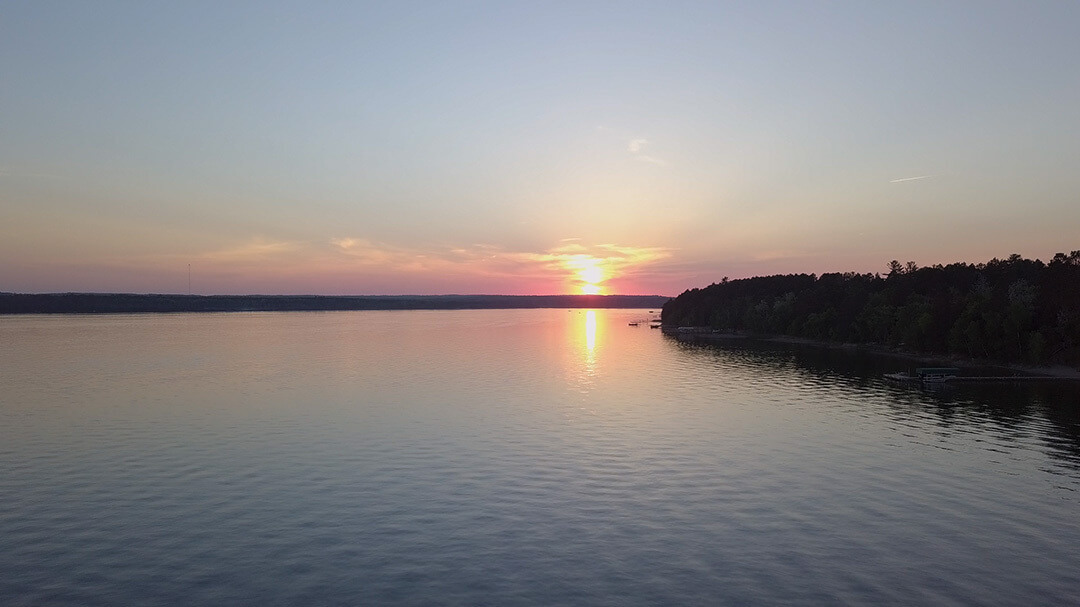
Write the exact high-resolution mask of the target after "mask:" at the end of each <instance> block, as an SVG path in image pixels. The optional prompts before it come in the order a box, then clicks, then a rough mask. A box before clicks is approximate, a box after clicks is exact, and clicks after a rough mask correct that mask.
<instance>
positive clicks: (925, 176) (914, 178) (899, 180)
mask: <svg viewBox="0 0 1080 607" xmlns="http://www.w3.org/2000/svg"><path fill="white" fill-rule="evenodd" d="M931 177H933V175H919V176H918V177H901V178H900V179H893V180H891V181H889V183H901V182H904V181H918V180H920V179H929V178H931Z"/></svg>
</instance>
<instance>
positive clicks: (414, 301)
mask: <svg viewBox="0 0 1080 607" xmlns="http://www.w3.org/2000/svg"><path fill="white" fill-rule="evenodd" d="M669 299H670V298H669V297H664V296H662V295H168V294H162V295H158V294H136V293H37V294H36V293H0V314H141V313H164V312H328V311H346V310H489V309H524V308H655V309H660V308H661V307H663V305H664V303H666V302H667V301H668V300H669Z"/></svg>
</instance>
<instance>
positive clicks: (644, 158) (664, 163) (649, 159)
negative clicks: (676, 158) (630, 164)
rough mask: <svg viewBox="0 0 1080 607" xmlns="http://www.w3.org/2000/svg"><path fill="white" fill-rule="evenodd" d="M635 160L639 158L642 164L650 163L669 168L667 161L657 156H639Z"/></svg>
mask: <svg viewBox="0 0 1080 607" xmlns="http://www.w3.org/2000/svg"><path fill="white" fill-rule="evenodd" d="M635 158H637V159H638V160H640V161H642V162H649V163H652V164H658V165H660V166H667V161H666V160H664V159H662V158H657V157H656V156H648V155H646V154H639V155H638V156H635Z"/></svg>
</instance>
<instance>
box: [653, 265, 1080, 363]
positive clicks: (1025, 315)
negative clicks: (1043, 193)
mask: <svg viewBox="0 0 1080 607" xmlns="http://www.w3.org/2000/svg"><path fill="white" fill-rule="evenodd" d="M661 318H662V320H663V323H664V325H665V326H692V327H710V328H713V329H717V330H720V331H732V332H735V331H738V332H748V333H756V334H774V335H788V336H793V337H803V338H809V339H815V340H825V341H836V342H851V343H860V344H874V345H883V346H890V347H894V348H901V349H905V350H911V351H914V352H920V353H928V354H948V355H960V356H970V357H973V358H982V359H988V360H997V361H1003V362H1023V363H1029V364H1038V365H1041V364H1054V363H1064V364H1071V365H1077V364H1080V251H1073V252H1071V253H1068V254H1065V253H1058V254H1057V255H1055V256H1054V257H1053V259H1051V260H1050V261H1049V262H1048V263H1044V262H1042V261H1040V260H1038V259H1035V260H1030V259H1024V258H1023V257H1021V256H1020V255H1016V254H1014V255H1010V256H1009V257H1008V258H1006V259H996V258H995V259H992V260H990V261H988V262H986V263H979V264H968V263H952V264H949V265H934V266H931V267H924V268H920V267H918V266H917V265H916V264H915V263H914V262H910V261H909V262H907V263H906V264H902V263H900V262H899V261H895V260H894V261H892V262H890V263H889V264H888V272H887V273H886V274H885V275H884V276H882V275H881V274H880V273H878V274H858V273H853V272H845V273H830V274H822V275H821V276H817V275H815V274H785V275H775V276H759V277H755V278H745V279H739V280H728V279H727V278H726V277H725V278H724V279H723V280H721V281H720V282H719V283H714V284H711V285H709V286H707V287H704V288H701V289H691V290H688V291H685V292H684V293H682V294H681V295H679V296H678V297H677V298H675V299H673V300H671V301H669V302H668V303H667V304H665V305H664V308H663V313H662V316H661Z"/></svg>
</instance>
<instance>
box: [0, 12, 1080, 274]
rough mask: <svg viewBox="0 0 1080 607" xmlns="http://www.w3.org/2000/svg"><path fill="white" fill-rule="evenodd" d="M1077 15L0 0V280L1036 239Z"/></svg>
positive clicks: (1079, 140) (933, 254)
mask: <svg viewBox="0 0 1080 607" xmlns="http://www.w3.org/2000/svg"><path fill="white" fill-rule="evenodd" d="M1078 26H1080V2H1069V1H1065V0H1062V1H1055V2H990V1H979V2H961V1H950V2H940V1H934V2H902V3H877V2H831V1H830V2H825V1H822V2H794V1H793V2H768V1H755V2H722V1H714V2H702V3H697V2H588V1H575V2H565V3H560V2H467V1H454V2H409V1H402V2H379V3H362V2H355V1H350V2H303V3H301V2H295V3H288V2H274V1H270V0H260V1H257V2H246V1H242V0H234V1H230V2H202V1H188V2H106V1H95V2H51V1H47V0H32V1H25V2H23V1H11V0H0V291H13V292H68V291H81V292H140V293H141V292H150V293H186V292H188V291H189V288H190V291H191V292H193V293H203V294H212V293H221V294H243V293H268V294H279V293H280V294H289V293H311V294H439V293H504V294H549V293H582V292H598V293H604V294H616V293H624V294H661V295H677V294H678V293H680V292H682V291H683V290H685V289H688V288H694V287H702V286H706V285H708V284H710V283H713V282H718V281H719V280H720V279H721V278H722V277H724V276H727V277H730V278H741V277H747V276H755V275H766V274H776V273H793V272H805V273H818V274H821V273H824V272H836V271H856V272H885V271H887V263H888V262H889V261H890V260H892V259H898V260H900V261H908V260H912V261H915V262H917V263H918V265H931V264H935V263H950V262H954V261H967V262H981V261H987V260H989V259H991V258H993V257H1002V258H1003V257H1006V256H1008V255H1009V254H1011V253H1020V254H1022V255H1024V256H1025V257H1030V258H1041V259H1043V260H1047V259H1049V258H1050V257H1052V256H1053V254H1054V253H1056V252H1059V251H1062V252H1068V251H1071V250H1075V249H1080V36H1077V35H1076V31H1077V28H1078ZM189 278H190V280H189ZM189 284H190V287H189Z"/></svg>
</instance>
